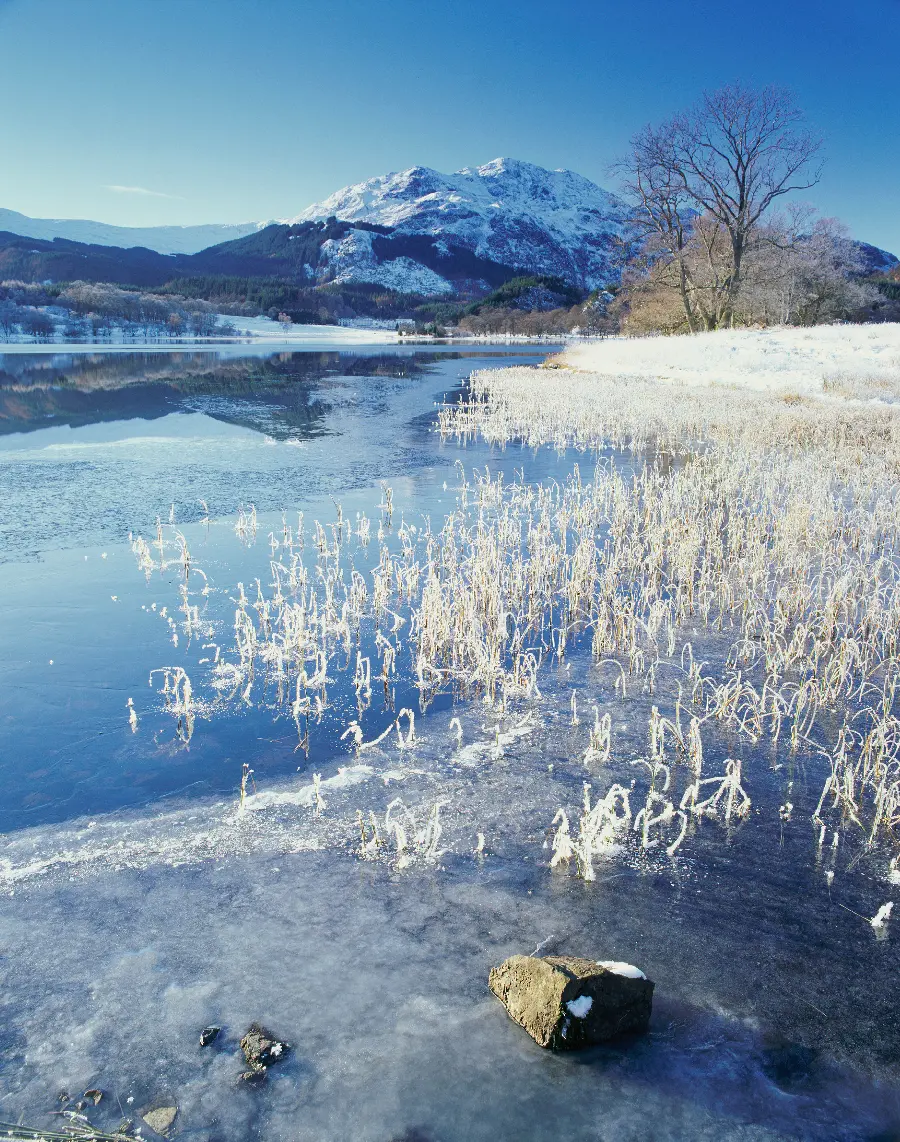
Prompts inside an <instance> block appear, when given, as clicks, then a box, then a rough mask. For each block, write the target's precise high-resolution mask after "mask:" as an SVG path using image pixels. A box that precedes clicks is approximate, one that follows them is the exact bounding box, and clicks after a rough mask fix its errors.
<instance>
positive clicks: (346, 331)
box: [219, 313, 398, 345]
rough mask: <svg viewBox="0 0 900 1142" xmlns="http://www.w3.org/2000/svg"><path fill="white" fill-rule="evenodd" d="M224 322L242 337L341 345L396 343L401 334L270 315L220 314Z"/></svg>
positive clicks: (291, 342)
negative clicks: (286, 322)
mask: <svg viewBox="0 0 900 1142" xmlns="http://www.w3.org/2000/svg"><path fill="white" fill-rule="evenodd" d="M219 320H220V321H221V322H223V323H224V322H231V324H232V325H233V326H234V327H235V329H237V331H238V336H240V337H243V335H244V334H245V333H246V334H249V336H250V337H251V338H252V339H253V340H258V341H277V342H278V343H279V344H281V343H282V342H284V343H287V344H291V345H293V344H294V343H295V342H299V343H301V344H307V343H315V344H319V343H320V342H328V343H331V342H340V343H341V344H345V343H346V344H352V345H356V344H370V343H371V342H373V341H387V342H391V343H393V342H395V341H397V340H398V336H397V333H396V331H395V330H393V329H372V328H365V329H361V328H357V327H353V326H347V325H287V326H285V325H282V324H281V322H280V321H271V320H270V319H269V318H268V317H229V316H228V315H227V314H224V313H223V314H220V315H219Z"/></svg>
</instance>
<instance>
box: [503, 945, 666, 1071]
mask: <svg viewBox="0 0 900 1142" xmlns="http://www.w3.org/2000/svg"><path fill="white" fill-rule="evenodd" d="M488 984H489V986H490V989H491V991H492V992H493V993H494V995H496V996H497V998H498V999H499V1000H500V1001H501V1002H502V1003H503V1004H504V1006H505V1007H506V1010H507V1012H508V1013H509V1015H510V1018H512V1019H514V1020H515V1021H516V1023H518V1024H520V1025H521V1026H522V1027H524V1028H525V1030H526V1031H527V1032H528V1034H529V1035H530V1036H531V1037H532V1039H534V1041H535V1042H536V1043H539V1044H540V1045H541V1046H542V1047H551V1048H553V1049H554V1050H557V1051H571V1050H574V1049H576V1048H578V1047H587V1046H590V1044H592V1043H600V1042H603V1041H604V1040H606V1039H612V1038H613V1037H614V1036H616V1035H621V1034H623V1033H625V1032H627V1031H644V1030H646V1027H647V1024H648V1023H649V1021H650V1011H651V1007H652V1003H653V986H654V985H653V983H652V982H651V981H650V980H649V979H647V977H646V976H645V975H644V974H643V972H641V971H639V970H638V969H637V968H635V967H632V966H631V965H630V964H623V963H618V962H615V961H598V960H586V959H581V958H580V957H578V956H543V957H537V956H510V958H509V959H508V960H504V962H503V963H502V964H500V965H499V967H495V968H491V973H490V976H489V978H488Z"/></svg>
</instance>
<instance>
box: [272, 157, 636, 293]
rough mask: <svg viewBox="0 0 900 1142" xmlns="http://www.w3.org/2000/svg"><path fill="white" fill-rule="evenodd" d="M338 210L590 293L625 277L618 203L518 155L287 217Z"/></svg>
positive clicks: (409, 174)
mask: <svg viewBox="0 0 900 1142" xmlns="http://www.w3.org/2000/svg"><path fill="white" fill-rule="evenodd" d="M331 215H334V216H336V217H337V218H340V219H342V220H345V221H348V222H374V223H378V224H379V225H382V226H392V227H395V228H396V229H397V230H398V232H400V233H406V234H428V235H434V236H435V237H438V238H441V239H443V240H444V241H446V242H452V243H453V244H455V245H458V246H462V247H463V248H465V249H468V250H471V251H472V252H473V253H475V254H477V255H478V256H479V257H482V258H489V259H491V260H492V261H495V262H500V263H502V264H504V265H507V266H516V267H521V268H522V269H525V270H529V271H531V272H533V273H544V274H558V275H559V276H561V277H564V278H566V279H567V280H568V281H571V282H573V283H575V284H578V285H581V286H584V287H586V288H588V289H592V288H595V287H597V286H601V285H605V284H607V283H608V282H611V281H615V280H616V279H617V278H618V276H619V270H620V267H621V263H622V257H623V253H624V249H623V247H624V245H625V244H627V239H628V227H627V223H626V216H627V209H626V206H625V203H624V202H623V201H622V200H621V199H619V198H617V197H616V196H615V195H614V194H611V193H610V192H609V191H606V190H603V189H602V188H601V187H599V186H597V185H596V184H595V183H593V182H591V181H590V180H589V179H587V178H584V177H583V176H582V175H579V174H575V173H574V172H573V171H566V170H555V171H550V170H545V169H544V168H543V167H539V166H535V165H534V164H533V163H526V162H520V161H518V160H516V159H502V158H501V159H494V160H493V162H490V163H487V164H485V165H484V166H481V167H476V168H474V169H472V168H470V167H465V168H464V169H463V170H461V171H457V172H456V173H455V174H452V175H445V174H441V173H440V172H439V171H435V170H431V169H430V168H429V167H410V169H409V170H405V171H401V172H399V173H396V174H389V175H381V176H379V177H377V178H372V179H369V180H368V181H367V182H363V183H358V184H357V185H355V186H348V187H345V188H344V189H343V190H339V191H337V192H336V193H335V194H332V195H331V196H330V197H329V198H326V199H325V200H324V201H322V202H317V203H314V204H313V205H312V206H309V207H307V208H306V210H304V211H302V212H301V213H300V214H298V215H297V216H296V217H295V218H292V219H290V220H289V221H290V222H292V223H298V222H305V221H315V220H319V219H324V218H328V217H330V216H331Z"/></svg>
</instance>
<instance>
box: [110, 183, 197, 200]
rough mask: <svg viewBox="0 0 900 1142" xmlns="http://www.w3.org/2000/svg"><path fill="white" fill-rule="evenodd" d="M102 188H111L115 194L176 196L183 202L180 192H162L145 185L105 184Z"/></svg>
mask: <svg viewBox="0 0 900 1142" xmlns="http://www.w3.org/2000/svg"><path fill="white" fill-rule="evenodd" d="M104 190H113V191H115V193H116V194H143V195H145V196H146V197H147V198H177V199H178V201H179V202H184V199H183V198H182V197H181V195H180V194H163V192H162V191H161V190H148V189H147V188H146V187H145V186H116V185H112V186H110V185H107V186H105V187H104Z"/></svg>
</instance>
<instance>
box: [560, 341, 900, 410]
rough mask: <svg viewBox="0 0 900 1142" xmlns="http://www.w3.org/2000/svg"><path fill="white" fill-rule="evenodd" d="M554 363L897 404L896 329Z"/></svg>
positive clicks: (647, 347)
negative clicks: (885, 400)
mask: <svg viewBox="0 0 900 1142" xmlns="http://www.w3.org/2000/svg"><path fill="white" fill-rule="evenodd" d="M557 361H558V362H559V363H560V364H564V365H568V366H570V367H571V368H573V369H582V370H586V371H590V372H595V373H601V374H604V375H607V376H627V377H644V378H646V379H648V380H650V379H652V380H659V381H667V382H671V383H677V384H685V385H731V386H737V387H741V388H750V389H759V390H763V391H772V392H785V393H791V392H794V393H797V394H802V395H804V396H820V395H828V394H831V395H836V396H858V397H863V398H866V397H868V398H878V397H879V396H880V397H882V398H885V399H896V397H898V396H900V325H898V324H884V325H825V326H818V327H817V328H814V329H736V330H733V331H732V330H727V331H719V332H716V333H698V334H695V335H694V336H691V337H634V338H626V337H616V338H609V339H607V340H602V341H588V342H585V343H584V344H578V343H575V344H573V345H570V346H569V348H567V349H566V350H565V352H564V353H563V354H562V355H561V356H560V357H559V358H557Z"/></svg>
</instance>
